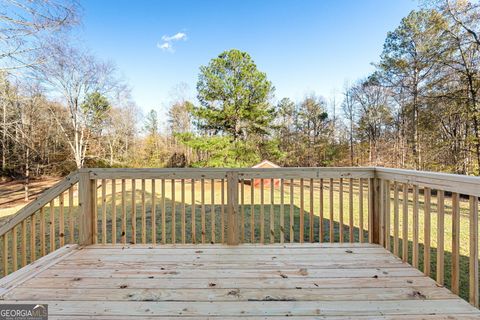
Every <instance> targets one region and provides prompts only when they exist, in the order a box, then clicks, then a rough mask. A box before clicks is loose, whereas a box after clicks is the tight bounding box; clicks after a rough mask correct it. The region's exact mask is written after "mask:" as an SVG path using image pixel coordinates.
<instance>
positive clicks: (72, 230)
mask: <svg viewBox="0 0 480 320" xmlns="http://www.w3.org/2000/svg"><path fill="white" fill-rule="evenodd" d="M68 223H69V226H68V234H69V236H70V243H75V216H74V215H73V186H72V187H70V189H68Z"/></svg>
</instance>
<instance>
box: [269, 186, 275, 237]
mask: <svg viewBox="0 0 480 320" xmlns="http://www.w3.org/2000/svg"><path fill="white" fill-rule="evenodd" d="M274 199H275V181H274V179H270V243H275V212H274V202H275V201H274Z"/></svg>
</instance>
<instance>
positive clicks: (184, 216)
mask: <svg viewBox="0 0 480 320" xmlns="http://www.w3.org/2000/svg"><path fill="white" fill-rule="evenodd" d="M181 187H182V195H181V198H182V243H183V244H185V243H186V242H187V228H186V227H187V205H186V203H185V179H182V180H181Z"/></svg>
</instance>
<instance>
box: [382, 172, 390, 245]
mask: <svg viewBox="0 0 480 320" xmlns="http://www.w3.org/2000/svg"><path fill="white" fill-rule="evenodd" d="M384 200H385V248H386V249H387V250H388V251H391V250H392V247H391V246H390V181H389V180H385V198H384Z"/></svg>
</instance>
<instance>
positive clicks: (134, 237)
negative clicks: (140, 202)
mask: <svg viewBox="0 0 480 320" xmlns="http://www.w3.org/2000/svg"><path fill="white" fill-rule="evenodd" d="M136 193H137V192H136V185H135V179H132V243H133V244H135V243H137V199H136Z"/></svg>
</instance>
